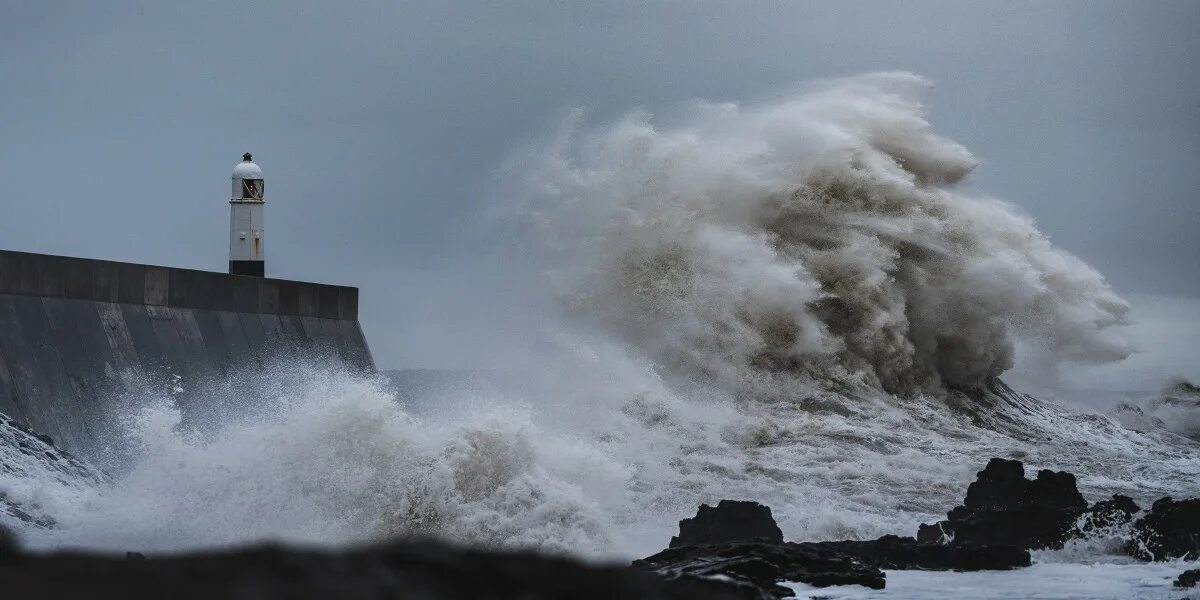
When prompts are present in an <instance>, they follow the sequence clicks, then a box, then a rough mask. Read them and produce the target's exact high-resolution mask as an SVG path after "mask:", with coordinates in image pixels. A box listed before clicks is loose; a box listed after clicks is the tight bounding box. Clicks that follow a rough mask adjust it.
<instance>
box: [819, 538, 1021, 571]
mask: <svg viewBox="0 0 1200 600" xmlns="http://www.w3.org/2000/svg"><path fill="white" fill-rule="evenodd" d="M797 545H798V546H804V547H810V548H820V549H823V550H826V551H832V552H836V553H837V554H840V555H842V556H847V557H850V558H854V559H855V560H858V561H860V562H862V563H863V564H866V565H869V566H872V567H876V568H879V569H925V570H931V571H985V570H997V571H1000V570H1008V569H1015V568H1018V567H1028V566H1029V565H1030V557H1029V552H1028V551H1027V550H1023V549H1021V548H1016V547H1013V546H984V545H967V544H963V543H959V542H953V543H949V544H928V543H921V542H918V541H917V540H916V539H913V538H910V537H899V536H895V535H885V536H883V537H881V538H879V539H877V540H870V541H845V542H804V543H800V544H797Z"/></svg>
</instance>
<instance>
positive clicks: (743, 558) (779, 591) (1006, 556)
mask: <svg viewBox="0 0 1200 600" xmlns="http://www.w3.org/2000/svg"><path fill="white" fill-rule="evenodd" d="M679 529H680V533H679V535H678V536H676V537H673V538H671V544H670V547H669V548H667V549H666V550H663V551H662V552H659V553H658V554H655V555H653V556H649V557H646V558H643V559H641V560H638V561H634V563H633V564H634V566H635V567H638V568H642V569H647V570H650V571H652V572H654V573H657V574H658V575H660V576H662V577H665V578H666V579H667V580H669V581H673V582H689V581H692V582H695V581H707V582H717V583H720V584H723V585H728V586H730V588H731V590H737V591H738V592H739V593H741V592H744V591H746V590H754V591H755V593H757V594H759V596H758V597H763V598H776V597H786V596H790V595H791V591H790V590H788V589H787V588H784V587H782V586H781V585H780V584H781V583H783V582H787V581H796V582H802V583H807V584H809V585H814V586H818V587H823V586H830V585H851V584H855V585H862V586H866V587H869V588H874V589H881V588H883V587H884V584H885V578H884V574H883V571H881V569H931V570H959V571H977V570H984V569H1013V568H1017V567H1025V566H1029V564H1030V558H1029V552H1028V551H1026V550H1023V549H1020V548H1016V547H1011V546H987V545H969V544H963V543H951V544H928V543H921V542H918V541H917V540H916V539H914V538H910V537H898V536H894V535H889V536H884V537H881V538H879V539H877V540H869V541H842V542H783V541H782V538H783V535H782V533H780V532H779V527H778V526H777V525H776V524H775V520H774V519H773V518H771V510H770V509H769V508H767V507H766V506H763V505H761V504H757V503H754V502H732V501H729V500H723V501H721V502H720V503H718V504H717V506H716V508H714V507H711V506H701V507H700V508H699V511H698V512H697V514H696V516H695V517H693V518H691V519H684V520H682V521H680V522H679ZM746 538H750V539H746ZM697 540H706V541H704V542H700V541H697Z"/></svg>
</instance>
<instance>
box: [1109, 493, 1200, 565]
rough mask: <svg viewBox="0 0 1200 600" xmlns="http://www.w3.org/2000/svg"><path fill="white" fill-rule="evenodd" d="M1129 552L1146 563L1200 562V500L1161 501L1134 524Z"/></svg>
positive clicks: (1128, 547)
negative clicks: (1152, 561) (1199, 560)
mask: <svg viewBox="0 0 1200 600" xmlns="http://www.w3.org/2000/svg"><path fill="white" fill-rule="evenodd" d="M1126 549H1127V551H1128V552H1129V553H1130V554H1132V555H1133V556H1136V557H1138V558H1141V559H1142V560H1169V559H1173V558H1181V559H1185V560H1196V559H1200V498H1190V499H1187V500H1173V499H1171V498H1161V499H1159V500H1157V501H1155V503H1154V504H1153V505H1152V506H1151V507H1150V511H1149V512H1148V513H1146V515H1145V516H1143V517H1141V518H1140V519H1138V520H1137V521H1136V522H1135V523H1134V524H1133V536H1132V538H1131V539H1130V541H1129V544H1128V545H1127V547H1126Z"/></svg>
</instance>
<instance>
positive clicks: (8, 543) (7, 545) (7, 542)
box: [0, 525, 18, 560]
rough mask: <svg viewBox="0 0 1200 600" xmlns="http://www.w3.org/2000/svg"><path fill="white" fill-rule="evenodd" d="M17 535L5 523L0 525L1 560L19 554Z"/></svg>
mask: <svg viewBox="0 0 1200 600" xmlns="http://www.w3.org/2000/svg"><path fill="white" fill-rule="evenodd" d="M17 548H18V546H17V536H16V534H14V533H13V532H12V531H9V529H8V528H7V527H5V526H3V525H0V560H2V559H4V558H5V557H8V556H13V555H15V554H17Z"/></svg>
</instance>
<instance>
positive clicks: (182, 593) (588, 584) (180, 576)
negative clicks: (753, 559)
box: [0, 543, 762, 600]
mask: <svg viewBox="0 0 1200 600" xmlns="http://www.w3.org/2000/svg"><path fill="white" fill-rule="evenodd" d="M0 590H3V592H0V596H3V597H5V598H39V599H45V600H58V599H64V600H65V599H72V600H74V599H77V598H80V597H85V596H86V597H94V598H128V599H132V600H140V599H151V598H154V599H157V598H164V597H171V598H178V599H181V600H193V599H201V598H203V599H209V598H256V599H264V600H270V599H275V598H279V599H284V598H286V599H289V600H293V599H294V600H309V599H313V600H316V599H325V598H438V599H447V600H457V599H464V600H465V599H474V598H492V599H497V600H504V599H511V600H517V599H521V600H542V599H546V600H548V599H565V598H572V599H574V598H578V599H581V600H590V599H595V600H599V599H602V598H603V599H608V598H648V599H652V600H685V599H689V600H691V599H695V600H725V599H742V598H762V596H756V595H751V593H749V592H753V590H749V591H748V592H747V591H743V592H738V591H736V589H735V588H731V587H729V586H718V585H717V584H715V583H713V582H709V581H706V580H686V581H664V580H663V579H661V578H658V577H655V576H653V575H651V574H649V573H645V572H644V571H641V570H639V569H631V568H628V567H596V566H587V565H583V564H580V563H577V562H574V561H571V560H567V559H561V558H550V557H545V556H538V555H534V554H528V553H487V552H474V551H467V550H462V549H456V548H451V547H448V546H443V545H439V544H433V543H421V544H397V545H392V546H386V547H379V548H373V549H365V550H357V551H351V552H318V551H311V550H298V549H285V548H278V547H263V548H254V549H243V550H234V551H227V552H217V553H207V554H190V555H174V556H169V557H147V558H145V559H144V560H137V559H134V560H128V559H126V558H125V557H124V556H92V555H84V554H57V555H18V556H17V557H15V558H13V557H9V558H8V559H6V560H4V561H0Z"/></svg>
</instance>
